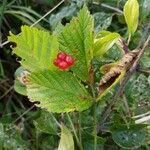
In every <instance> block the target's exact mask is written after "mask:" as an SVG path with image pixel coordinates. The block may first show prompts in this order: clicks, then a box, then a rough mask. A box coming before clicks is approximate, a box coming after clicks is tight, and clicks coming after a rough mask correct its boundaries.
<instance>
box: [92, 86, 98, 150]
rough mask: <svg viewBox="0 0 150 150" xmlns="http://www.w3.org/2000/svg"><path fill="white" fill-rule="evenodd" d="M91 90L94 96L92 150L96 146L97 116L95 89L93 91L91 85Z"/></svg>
mask: <svg viewBox="0 0 150 150" xmlns="http://www.w3.org/2000/svg"><path fill="white" fill-rule="evenodd" d="M91 90H92V95H93V98H94V100H93V101H94V105H93V109H94V114H93V118H94V129H93V132H94V150H96V147H97V117H96V95H95V91H94V87H93V86H91Z"/></svg>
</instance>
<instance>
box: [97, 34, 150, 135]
mask: <svg viewBox="0 0 150 150" xmlns="http://www.w3.org/2000/svg"><path fill="white" fill-rule="evenodd" d="M146 47H150V38H149V37H148V38H147V40H146V42H145V43H144V44H143V47H142V49H141V50H140V51H139V54H138V55H137V57H136V59H135V61H134V63H133V65H132V66H131V68H130V70H129V71H128V72H127V73H126V75H125V76H124V78H123V79H122V82H121V84H120V88H119V90H118V92H117V93H116V94H115V96H114V97H113V99H112V101H111V102H110V104H109V105H108V106H107V107H106V109H105V112H104V113H103V116H102V118H101V121H100V122H99V124H98V125H97V132H99V131H100V130H101V127H102V125H103V124H104V122H105V121H106V120H107V118H108V117H109V115H110V113H111V111H112V107H113V106H114V105H115V104H116V102H117V101H118V98H119V97H120V96H122V94H123V91H124V88H125V85H126V83H127V81H128V80H129V79H130V77H131V75H132V74H133V73H134V72H135V70H136V68H137V66H138V63H139V60H140V58H141V57H142V56H143V54H144V52H145V50H146Z"/></svg>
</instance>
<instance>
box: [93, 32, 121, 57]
mask: <svg viewBox="0 0 150 150" xmlns="http://www.w3.org/2000/svg"><path fill="white" fill-rule="evenodd" d="M119 38H120V35H119V34H118V33H111V32H109V31H102V32H100V33H99V34H98V35H97V37H96V39H95V42H94V56H95V57H102V56H103V55H104V54H105V53H106V52H107V51H108V50H109V49H110V48H111V47H112V46H113V45H114V44H115V43H116V42H117V41H118V39H119Z"/></svg>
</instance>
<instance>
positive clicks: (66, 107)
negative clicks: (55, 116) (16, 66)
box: [27, 70, 92, 113]
mask: <svg viewBox="0 0 150 150" xmlns="http://www.w3.org/2000/svg"><path fill="white" fill-rule="evenodd" d="M29 82H30V84H28V85H27V94H28V97H29V98H30V99H31V100H32V101H39V102H40V104H38V106H40V107H42V108H46V109H47V110H48V111H50V112H58V113H60V112H69V111H74V110H77V111H82V110H85V109H87V108H89V107H90V106H91V105H92V98H91V96H90V95H89V94H88V92H87V91H86V89H85V88H84V86H82V85H81V84H80V83H79V82H78V80H77V79H76V77H75V76H73V74H71V73H69V72H61V71H49V70H44V71H39V72H37V73H32V74H31V75H30V76H29Z"/></svg>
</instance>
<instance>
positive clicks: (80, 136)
mask: <svg viewBox="0 0 150 150" xmlns="http://www.w3.org/2000/svg"><path fill="white" fill-rule="evenodd" d="M78 122H79V141H80V143H82V134H81V128H82V126H81V113H80V112H79V121H78Z"/></svg>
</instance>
